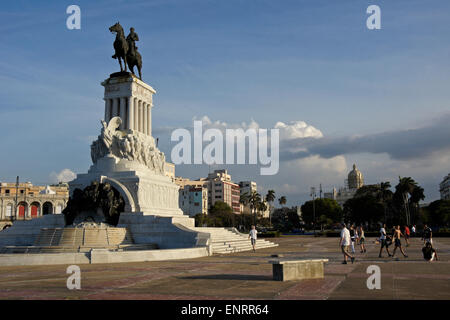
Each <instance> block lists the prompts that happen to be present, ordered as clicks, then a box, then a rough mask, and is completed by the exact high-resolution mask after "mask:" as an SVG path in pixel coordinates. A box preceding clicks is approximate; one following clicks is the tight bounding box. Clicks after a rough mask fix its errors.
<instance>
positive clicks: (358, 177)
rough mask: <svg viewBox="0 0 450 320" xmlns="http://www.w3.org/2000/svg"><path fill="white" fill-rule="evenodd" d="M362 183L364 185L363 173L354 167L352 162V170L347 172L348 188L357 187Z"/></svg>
mask: <svg viewBox="0 0 450 320" xmlns="http://www.w3.org/2000/svg"><path fill="white" fill-rule="evenodd" d="M363 185H364V177H363V174H362V173H361V171H359V170H358V169H357V168H356V164H354V165H353V170H352V171H350V172H349V173H348V188H349V189H359V188H361V187H362V186H363Z"/></svg>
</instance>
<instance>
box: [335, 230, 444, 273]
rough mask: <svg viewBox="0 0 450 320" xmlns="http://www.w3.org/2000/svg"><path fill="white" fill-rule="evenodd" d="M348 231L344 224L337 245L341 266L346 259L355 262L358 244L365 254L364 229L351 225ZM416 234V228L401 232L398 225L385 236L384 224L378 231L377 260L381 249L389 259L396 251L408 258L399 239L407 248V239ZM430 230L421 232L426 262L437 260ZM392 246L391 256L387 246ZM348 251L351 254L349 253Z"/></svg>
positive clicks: (380, 256)
mask: <svg viewBox="0 0 450 320" xmlns="http://www.w3.org/2000/svg"><path fill="white" fill-rule="evenodd" d="M349 228H350V229H347V226H346V224H345V223H343V224H342V230H341V237H340V242H339V245H340V247H341V251H342V254H343V255H344V261H343V262H342V263H343V264H347V261H348V259H349V258H350V260H351V262H352V263H354V262H355V256H354V254H355V245H356V244H358V243H359V245H360V248H361V253H365V252H367V250H366V247H365V236H364V228H363V227H362V226H360V227H358V228H355V226H354V225H353V224H352V225H350V226H349ZM415 234H416V226H415V225H414V226H412V227H411V229H409V227H408V226H404V227H403V232H402V230H401V229H400V225H397V226H394V228H393V229H392V233H391V234H387V232H386V224H383V226H382V227H381V229H380V237H379V238H378V240H379V243H380V252H379V254H378V257H379V258H382V252H383V249H385V250H386V252H387V254H388V256H389V257H394V256H395V253H396V252H397V249H399V250H400V252H401V253H402V255H403V256H404V257H405V258H408V255H407V254H406V252H405V249H404V248H403V247H402V242H401V238H402V237H403V238H404V239H405V243H406V247H408V246H409V239H410V237H411V235H412V236H415ZM432 235H433V233H432V230H431V228H429V227H428V226H427V225H425V226H424V230H423V236H422V240H423V244H424V247H423V248H422V253H423V257H424V259H425V260H426V261H433V260H438V256H437V252H436V249H434V248H433V240H432ZM392 244H394V251H393V252H392V254H391V253H390V252H389V246H390V245H392ZM349 249H350V250H351V253H352V254H353V255H352V254H350V253H349Z"/></svg>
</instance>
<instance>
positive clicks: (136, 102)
mask: <svg viewBox="0 0 450 320" xmlns="http://www.w3.org/2000/svg"><path fill="white" fill-rule="evenodd" d="M102 85H103V86H104V87H105V95H104V100H105V121H106V122H109V121H110V120H111V119H112V118H113V117H116V116H119V117H120V118H121V119H122V127H121V129H132V130H135V131H139V132H141V133H143V134H146V135H150V136H151V134H152V131H151V128H152V124H151V121H152V115H151V109H152V96H153V94H155V93H156V91H155V90H154V89H153V88H152V87H151V86H149V85H148V84H146V83H145V82H143V81H141V80H140V79H138V78H136V77H135V76H133V75H131V74H117V75H116V74H112V75H111V77H110V78H108V79H106V80H105V81H104V82H102ZM127 106H128V107H127Z"/></svg>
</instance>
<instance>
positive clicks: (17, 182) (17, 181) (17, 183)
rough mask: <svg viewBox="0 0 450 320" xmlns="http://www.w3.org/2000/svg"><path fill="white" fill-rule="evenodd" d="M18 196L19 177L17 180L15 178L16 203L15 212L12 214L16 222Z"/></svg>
mask: <svg viewBox="0 0 450 320" xmlns="http://www.w3.org/2000/svg"><path fill="white" fill-rule="evenodd" d="M18 196H19V176H17V178H16V203H15V204H16V208H15V210H16V212H15V213H14V220H17V209H18V207H19V204H18V203H17V202H18V198H17V197H18Z"/></svg>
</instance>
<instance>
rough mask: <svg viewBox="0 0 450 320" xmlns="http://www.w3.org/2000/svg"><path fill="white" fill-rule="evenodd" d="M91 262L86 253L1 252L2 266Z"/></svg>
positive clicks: (0, 264)
mask: <svg viewBox="0 0 450 320" xmlns="http://www.w3.org/2000/svg"><path fill="white" fill-rule="evenodd" d="M86 263H90V259H89V254H86V253H39V254H35V253H29V254H24V253H13V254H0V266H39V265H54V264H86Z"/></svg>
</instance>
